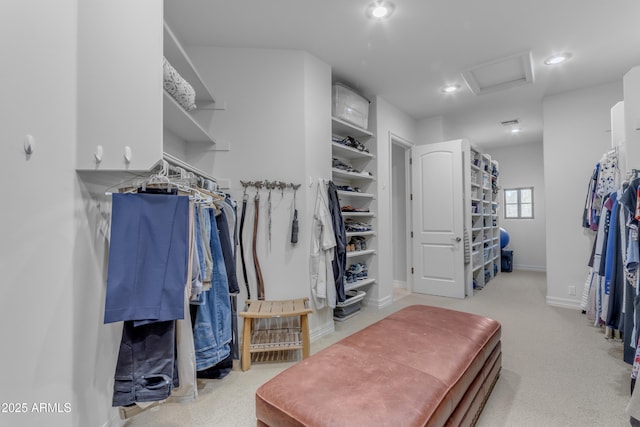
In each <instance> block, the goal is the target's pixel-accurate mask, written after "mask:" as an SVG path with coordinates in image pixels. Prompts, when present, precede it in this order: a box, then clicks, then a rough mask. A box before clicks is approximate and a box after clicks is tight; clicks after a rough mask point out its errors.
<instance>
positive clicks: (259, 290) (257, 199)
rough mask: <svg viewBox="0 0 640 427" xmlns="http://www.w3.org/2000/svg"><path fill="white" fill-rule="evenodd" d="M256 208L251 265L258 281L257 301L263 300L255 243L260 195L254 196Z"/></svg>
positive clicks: (260, 273) (262, 281)
mask: <svg viewBox="0 0 640 427" xmlns="http://www.w3.org/2000/svg"><path fill="white" fill-rule="evenodd" d="M254 203H255V206H256V213H255V217H254V218H253V263H254V265H255V267H256V278H257V281H258V286H257V288H258V299H259V300H264V280H263V279H262V270H260V263H259V262H258V253H257V251H256V241H257V240H258V217H259V213H260V195H259V194H256V197H255V199H254Z"/></svg>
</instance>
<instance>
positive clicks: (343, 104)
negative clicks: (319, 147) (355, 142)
mask: <svg viewBox="0 0 640 427" xmlns="http://www.w3.org/2000/svg"><path fill="white" fill-rule="evenodd" d="M331 110H332V114H333V116H334V117H337V118H339V119H341V120H344V121H345V122H349V123H351V124H353V125H356V126H358V127H361V128H363V129H367V127H368V126H369V100H368V99H366V98H364V97H362V96H360V95H358V94H357V93H355V92H354V91H353V89H351V88H349V87H347V86H345V85H343V84H341V83H335V84H334V85H333V102H332V106H331Z"/></svg>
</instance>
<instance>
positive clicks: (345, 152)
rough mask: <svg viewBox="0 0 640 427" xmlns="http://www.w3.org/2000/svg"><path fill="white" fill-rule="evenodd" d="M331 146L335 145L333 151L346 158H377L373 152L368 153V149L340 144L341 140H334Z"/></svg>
mask: <svg viewBox="0 0 640 427" xmlns="http://www.w3.org/2000/svg"><path fill="white" fill-rule="evenodd" d="M331 146H332V147H333V153H334V154H335V155H336V156H338V157H342V158H344V159H375V158H376V156H374V155H373V154H371V153H367V152H366V151H360V150H356V149H355V148H351V147H347V146H346V145H343V144H340V143H339V142H332V143H331Z"/></svg>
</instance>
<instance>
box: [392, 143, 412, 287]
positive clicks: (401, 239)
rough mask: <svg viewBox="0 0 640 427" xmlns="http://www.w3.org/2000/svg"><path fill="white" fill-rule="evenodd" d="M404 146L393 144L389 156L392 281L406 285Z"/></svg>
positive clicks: (401, 285)
mask: <svg viewBox="0 0 640 427" xmlns="http://www.w3.org/2000/svg"><path fill="white" fill-rule="evenodd" d="M406 169H407V168H406V165H405V148H404V147H403V146H400V145H398V144H393V147H392V156H391V185H392V191H391V197H392V202H391V218H392V221H391V226H392V227H393V281H394V284H395V285H398V286H400V287H405V288H406V287H407V266H408V265H409V264H408V263H409V260H408V258H407V183H406V172H407V170H406Z"/></svg>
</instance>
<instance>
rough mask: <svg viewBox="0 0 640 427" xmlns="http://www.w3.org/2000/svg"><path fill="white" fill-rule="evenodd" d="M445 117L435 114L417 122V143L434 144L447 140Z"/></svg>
mask: <svg viewBox="0 0 640 427" xmlns="http://www.w3.org/2000/svg"><path fill="white" fill-rule="evenodd" d="M444 127H445V125H444V117H443V116H434V117H428V118H426V119H422V120H419V121H418V123H417V137H416V141H415V143H416V145H422V144H434V143H436V142H442V141H445V138H444Z"/></svg>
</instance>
